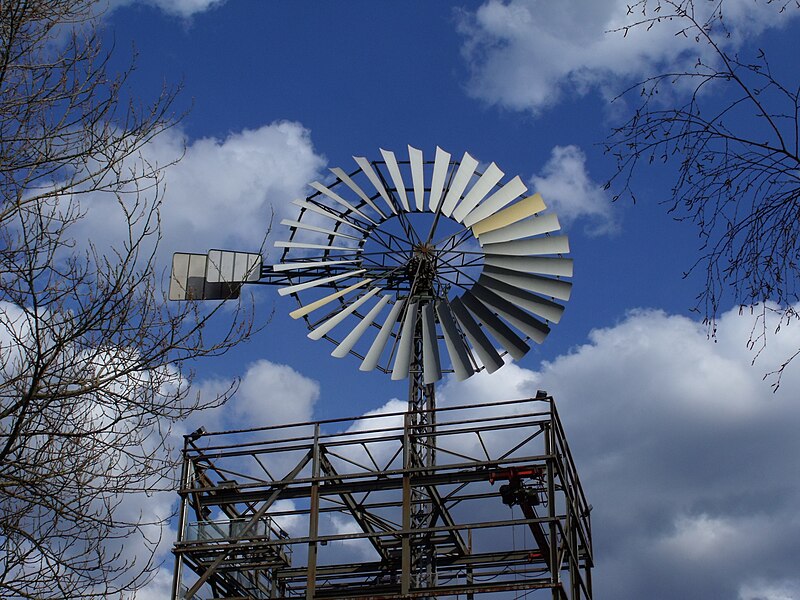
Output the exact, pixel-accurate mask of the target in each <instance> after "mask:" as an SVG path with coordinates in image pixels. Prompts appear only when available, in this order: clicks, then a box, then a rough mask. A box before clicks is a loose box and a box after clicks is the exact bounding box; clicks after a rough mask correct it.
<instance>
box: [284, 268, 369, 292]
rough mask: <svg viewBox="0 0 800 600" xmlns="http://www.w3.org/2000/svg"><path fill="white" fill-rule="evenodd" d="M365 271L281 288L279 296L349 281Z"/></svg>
mask: <svg viewBox="0 0 800 600" xmlns="http://www.w3.org/2000/svg"><path fill="white" fill-rule="evenodd" d="M365 271H366V269H358V270H356V271H348V272H347V273H340V274H338V275H331V276H330V277H322V278H320V279H312V280H310V281H304V282H303V283H298V284H295V285H287V286H286V287H283V288H280V289H279V290H278V294H280V295H281V296H288V295H289V294H295V293H297V292H300V291H302V290H307V289H309V288H312V287H317V286H318V285H324V284H326V283H332V282H334V281H339V280H341V279H347V278H348V277H354V276H356V275H360V274H361V273H363V272H365Z"/></svg>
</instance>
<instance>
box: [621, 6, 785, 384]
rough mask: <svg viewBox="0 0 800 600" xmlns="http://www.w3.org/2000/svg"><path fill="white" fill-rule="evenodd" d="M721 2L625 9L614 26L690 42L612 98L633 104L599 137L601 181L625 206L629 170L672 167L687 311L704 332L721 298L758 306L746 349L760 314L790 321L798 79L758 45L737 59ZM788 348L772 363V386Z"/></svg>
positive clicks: (762, 333) (759, 326)
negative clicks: (692, 295) (690, 47)
mask: <svg viewBox="0 0 800 600" xmlns="http://www.w3.org/2000/svg"><path fill="white" fill-rule="evenodd" d="M764 4H767V5H772V6H773V7H774V10H775V13H776V16H777V17H778V18H786V15H781V14H780V13H784V12H786V11H796V10H798V9H800V3H797V2H796V1H795V0H789V1H787V0H781V2H771V1H770V0H766V1H765V2H764ZM723 8H724V2H723V0H716V1H714V2H703V3H702V4H695V2H693V1H692V0H657V1H652V0H650V1H648V0H641V1H639V2H635V3H633V4H632V5H631V6H630V7H629V11H630V12H631V14H633V15H636V14H638V15H640V18H639V19H638V20H637V21H636V22H634V23H632V24H631V25H630V26H628V27H625V28H624V29H623V30H621V32H622V33H624V34H627V33H628V32H629V31H630V30H631V29H635V28H641V29H644V28H647V29H649V28H652V27H654V26H664V25H669V24H672V25H673V26H676V27H677V30H676V35H677V36H679V38H681V39H685V40H687V41H689V42H690V43H691V42H694V44H695V45H694V49H695V54H696V60H693V63H694V64H693V67H689V68H681V69H678V70H676V71H672V72H664V73H660V74H658V75H654V76H652V77H649V78H647V79H646V80H644V81H641V82H639V83H637V84H636V85H633V86H631V87H630V88H628V89H627V90H626V91H625V92H624V93H623V94H622V95H621V99H623V100H628V101H631V102H633V103H634V104H635V111H634V112H633V115H632V116H631V117H630V119H629V120H627V121H626V122H624V123H622V124H621V125H620V126H618V127H616V128H615V129H614V130H613V132H612V134H611V135H610V136H609V139H608V141H607V145H606V150H607V152H608V153H610V154H613V156H614V157H616V160H617V172H616V175H615V176H614V177H613V178H612V180H611V181H610V182H609V183H608V186H609V187H612V186H613V187H615V188H616V196H615V198H619V197H620V196H621V195H630V196H631V197H633V199H634V201H635V200H636V198H635V196H634V193H633V190H632V183H633V175H634V173H636V172H637V171H640V170H641V169H642V168H643V167H645V166H647V165H651V164H656V165H663V164H670V163H671V164H672V165H674V167H675V181H674V185H673V187H672V190H671V199H670V200H669V201H668V204H669V206H670V210H671V211H672V212H673V213H674V214H675V216H676V217H677V218H678V219H685V220H690V221H693V222H694V223H695V224H696V225H697V227H698V229H699V234H700V236H701V239H702V246H701V256H700V258H699V259H698V261H697V263H695V265H694V266H693V267H692V269H691V270H690V272H691V271H694V270H698V269H702V270H703V271H704V273H705V285H704V288H703V289H702V291H701V292H700V294H699V296H698V304H697V309H698V310H700V311H702V312H703V314H704V316H705V319H706V322H707V323H708V324H709V326H710V327H711V330H712V332H713V331H715V326H716V324H715V318H716V316H717V314H718V311H719V310H720V307H722V306H724V305H725V304H726V303H729V302H733V303H735V304H738V305H739V306H740V307H742V308H743V309H744V308H745V307H752V306H756V305H757V306H759V308H758V309H757V310H758V311H760V313H759V317H758V319H757V320H756V325H755V327H754V329H753V334H752V336H751V340H750V344H751V345H752V346H754V347H755V348H756V349H761V348H763V346H764V344H766V341H767V338H768V333H769V332H768V331H767V328H766V319H765V317H766V314H767V313H768V312H778V313H779V314H780V316H781V319H780V321H779V322H780V323H785V322H786V321H787V320H789V319H793V318H796V317H797V316H798V315H797V314H796V313H795V308H794V305H795V304H796V303H797V302H798V300H800V298H798V284H799V283H800V235H799V234H800V155H799V154H798V142H799V141H800V140H799V139H798V138H799V136H798V132H799V131H800V121H798V114H799V111H800V86H799V85H798V84H799V83H800V80H798V77H797V75H798V74H797V72H796V70H795V71H794V72H789V73H787V72H785V70H786V65H783V69H784V71H781V70H775V69H773V67H772V65H771V64H770V61H769V60H768V58H767V55H766V54H765V52H764V51H762V50H758V51H757V53H755V55H754V56H749V57H748V56H744V55H741V54H740V53H739V51H738V50H737V44H736V43H735V39H734V38H735V32H733V31H732V30H731V28H730V27H729V23H728V22H727V21H726V19H725V13H724V11H723ZM693 58H694V57H693ZM790 66H792V67H795V66H796V61H792V64H791V65H790ZM681 99H684V100H681ZM778 327H779V328H780V325H779V326H778ZM798 354H800V350H798V352H797V353H795V354H794V355H793V356H790V357H787V359H786V361H785V362H784V363H783V364H782V365H780V366H779V367H777V369H776V371H775V373H774V374H776V375H777V377H776V379H775V385H776V386H777V385H779V383H780V374H781V373H782V372H783V370H784V369H785V367H786V366H787V364H788V363H789V362H790V361H791V360H792V359H793V358H795V357H796V356H797V355H798Z"/></svg>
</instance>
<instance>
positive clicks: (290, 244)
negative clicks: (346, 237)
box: [273, 240, 364, 252]
mask: <svg viewBox="0 0 800 600" xmlns="http://www.w3.org/2000/svg"><path fill="white" fill-rule="evenodd" d="M273 245H274V246H275V247H276V248H303V249H305V250H341V251H342V252H363V251H364V249H363V248H348V247H347V246H326V245H325V244H311V243H308V242H287V241H286V240H278V241H276V242H275V244H273Z"/></svg>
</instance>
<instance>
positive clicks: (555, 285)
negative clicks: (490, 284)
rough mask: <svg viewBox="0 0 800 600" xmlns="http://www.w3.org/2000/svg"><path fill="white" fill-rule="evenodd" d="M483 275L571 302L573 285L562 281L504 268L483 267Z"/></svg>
mask: <svg viewBox="0 0 800 600" xmlns="http://www.w3.org/2000/svg"><path fill="white" fill-rule="evenodd" d="M483 275H485V276H487V277H491V278H492V279H499V280H500V281H504V282H505V283H507V284H509V285H513V286H516V287H518V288H522V289H524V290H528V291H530V292H534V293H536V294H541V295H542V296H552V297H553V298H558V299H559V300H569V297H570V294H571V293H572V283H571V282H569V281H564V280H562V279H550V278H549V277H542V276H541V275H534V274H533V273H522V272H521V271H509V270H508V269H503V268H502V267H492V266H486V265H484V267H483Z"/></svg>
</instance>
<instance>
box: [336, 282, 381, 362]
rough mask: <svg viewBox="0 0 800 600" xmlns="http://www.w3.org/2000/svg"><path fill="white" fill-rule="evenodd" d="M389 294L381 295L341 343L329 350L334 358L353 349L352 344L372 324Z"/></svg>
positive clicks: (344, 354)
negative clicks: (331, 350)
mask: <svg viewBox="0 0 800 600" xmlns="http://www.w3.org/2000/svg"><path fill="white" fill-rule="evenodd" d="M390 298H391V297H390V296H381V299H380V300H378V303H377V304H376V305H375V306H373V307H372V309H370V311H369V312H368V313H367V315H366V316H365V317H364V318H363V319H361V321H359V323H358V325H356V326H355V327H354V328H353V330H352V331H351V332H350V333H348V334H347V337H345V338H344V339H343V340H342V341H341V343H340V344H339V345H338V346H336V348H334V349H333V352H331V356H335V357H336V358H344V357H345V356H347V355H348V354H349V353H350V350H352V349H353V346H355V345H356V343H357V342H358V340H360V339H361V336H362V335H364V332H365V331H366V330H367V329H368V328H369V326H370V325H372V323H373V321H374V320H375V317H377V316H378V314H379V313H380V312H381V310H383V307H384V306H386V304H387V303H388V302H389V300H390Z"/></svg>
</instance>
